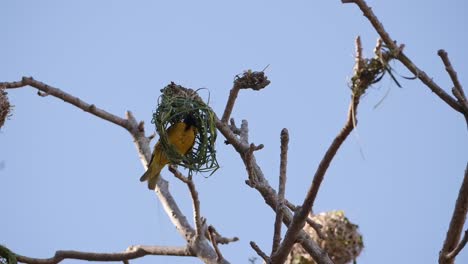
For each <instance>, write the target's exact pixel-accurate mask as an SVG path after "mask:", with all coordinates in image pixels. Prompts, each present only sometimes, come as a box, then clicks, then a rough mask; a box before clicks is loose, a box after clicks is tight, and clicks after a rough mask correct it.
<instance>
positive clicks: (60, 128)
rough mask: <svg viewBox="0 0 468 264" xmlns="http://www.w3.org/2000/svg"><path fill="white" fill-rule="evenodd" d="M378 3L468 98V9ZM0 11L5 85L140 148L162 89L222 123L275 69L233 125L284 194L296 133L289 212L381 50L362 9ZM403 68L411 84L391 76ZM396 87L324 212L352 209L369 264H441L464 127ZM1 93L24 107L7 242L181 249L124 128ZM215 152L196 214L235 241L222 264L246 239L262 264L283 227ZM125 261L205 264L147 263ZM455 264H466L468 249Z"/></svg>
mask: <svg viewBox="0 0 468 264" xmlns="http://www.w3.org/2000/svg"><path fill="white" fill-rule="evenodd" d="M369 4H370V5H371V6H372V7H373V10H374V11H375V12H376V14H377V15H378V16H379V17H380V19H381V21H382V22H383V24H384V26H385V27H386V29H387V30H388V31H389V33H390V34H391V36H392V37H393V38H394V39H396V40H397V41H399V43H405V44H406V49H405V51H406V54H407V55H408V56H409V57H410V58H412V59H413V60H414V62H415V63H416V64H417V65H418V66H419V67H421V68H422V69H423V70H424V71H426V73H428V74H429V76H431V77H433V78H434V80H436V81H437V82H438V83H439V84H440V85H441V86H442V87H444V88H445V89H446V90H449V89H450V88H451V87H452V83H451V81H450V79H449V77H448V75H447V74H446V72H445V70H444V67H443V64H442V62H441V60H440V58H439V57H438V56H437V54H436V53H437V50H438V49H440V48H444V49H446V50H447V52H448V53H449V56H450V58H451V59H452V63H453V65H454V67H455V68H456V70H457V71H458V74H459V78H460V81H461V82H462V84H464V85H465V87H468V83H467V80H468V78H467V76H468V59H467V58H468V49H467V48H466V43H467V42H468V35H467V30H466V26H467V25H468V17H467V16H466V12H467V11H468V4H467V3H466V1H461V0H460V1H422V0H417V1H403V0H399V1H369ZM0 10H1V11H2V12H1V13H2V15H1V16H0V35H1V39H2V41H1V44H0V47H1V48H0V58H1V63H0V81H17V80H20V79H21V77H22V76H32V77H34V78H36V79H37V80H40V81H43V82H45V83H47V84H49V85H52V86H55V87H58V88H60V89H63V90H64V91H66V92H68V93H71V94H73V95H75V96H78V97H80V98H81V99H83V100H84V101H86V102H89V103H94V104H96V105H97V106H98V107H101V108H103V109H105V110H107V111H109V112H111V113H114V114H117V115H119V116H122V117H123V116H124V114H125V111H127V110H131V111H132V112H133V113H134V114H135V116H136V117H137V119H138V120H144V121H145V122H146V126H145V127H146V130H147V132H148V133H151V132H153V131H154V126H153V125H152V124H151V123H150V121H151V115H152V111H153V110H154V109H155V107H156V101H157V98H158V96H159V95H160V89H161V88H163V87H164V86H165V85H167V84H168V83H169V82H171V81H174V82H176V83H178V84H181V85H184V86H186V87H191V88H201V87H204V88H208V89H209V91H210V98H211V100H210V104H211V106H212V107H213V109H214V110H215V111H216V112H217V113H218V115H221V114H222V111H223V109H224V106H225V103H226V100H227V96H228V93H229V89H230V88H231V86H232V81H233V78H234V76H235V75H236V74H239V73H242V72H243V71H244V70H247V69H253V70H262V69H263V68H264V67H265V66H267V65H270V66H269V67H268V69H267V75H268V76H269V78H270V80H271V85H270V86H269V87H267V89H264V90H262V91H260V92H254V91H250V90H248V91H241V93H240V96H239V98H238V101H237V104H236V106H235V109H234V112H233V117H234V118H236V120H237V121H238V122H240V120H241V119H247V120H248V121H249V125H250V139H251V140H252V142H254V143H256V144H260V143H262V144H264V145H265V148H264V149H263V150H261V151H259V152H257V160H258V163H259V165H260V166H262V168H263V170H264V172H265V174H266V177H267V178H268V180H269V181H270V183H271V184H272V185H273V186H274V187H275V188H276V186H277V182H278V181H277V178H278V174H279V136H280V131H281V129H282V128H283V127H286V128H288V129H289V132H290V137H291V140H290V146H289V151H290V152H289V164H288V184H287V189H286V196H287V198H288V199H289V200H290V201H292V202H294V203H297V204H298V203H300V202H302V199H303V197H304V195H305V193H306V191H307V188H308V187H309V185H310V182H311V180H312V176H313V174H314V172H315V169H316V167H317V165H318V162H319V161H320V160H321V158H322V156H323V154H324V152H325V150H326V148H327V147H328V146H329V144H330V143H331V141H332V139H333V138H334V137H335V135H336V134H337V133H338V132H339V130H340V129H341V127H342V125H343V123H344V121H345V118H346V114H347V109H348V102H349V98H350V90H349V88H348V81H349V78H350V76H351V74H352V67H353V63H354V58H353V54H354V39H355V37H356V36H357V35H361V37H362V42H363V46H364V50H365V54H366V55H367V56H372V49H373V48H374V45H375V42H376V39H377V34H376V33H375V32H374V30H373V29H372V28H371V26H370V24H369V22H368V21H367V20H366V19H365V18H364V17H363V16H362V14H361V12H360V11H359V10H358V8H357V7H356V6H355V5H342V4H341V2H340V1H339V0H334V1H288V2H285V1H243V0H238V1H20V0H18V1H7V0H3V1H1V2H0ZM393 67H394V68H395V69H396V71H397V72H398V73H399V74H402V75H406V76H408V75H410V74H409V73H408V72H407V71H406V70H405V69H404V67H402V66H401V65H400V64H399V63H395V64H394V65H393ZM399 80H400V82H401V84H402V85H403V88H402V89H400V88H398V87H397V86H396V85H395V83H393V82H392V81H391V80H390V79H389V78H388V77H386V78H384V79H383V80H382V81H381V82H380V83H378V84H376V85H374V86H373V88H371V89H370V90H368V92H367V94H366V96H365V97H364V98H363V100H362V103H361V105H360V108H359V113H358V119H359V125H358V129H357V131H355V132H353V134H352V135H351V136H350V137H349V138H348V140H347V141H346V142H345V143H344V144H343V146H342V148H341V149H340V151H339V152H338V154H337V156H336V158H335V160H334V161H333V163H332V166H331V168H330V169H329V171H328V173H327V175H326V178H325V180H324V182H323V185H322V188H321V190H320V192H319V195H318V198H317V200H316V205H315V207H314V211H315V212H322V211H329V210H335V209H340V210H344V211H345V213H346V215H347V216H348V217H349V219H350V220H351V221H353V222H355V223H357V224H358V225H359V227H360V231H361V232H362V234H363V237H364V243H365V249H364V251H363V253H362V254H361V256H360V257H359V259H358V263H361V264H369V263H380V264H386V263H395V262H397V263H436V262H437V258H438V252H439V250H440V249H441V246H442V243H443V240H444V238H445V233H446V231H447V227H448V224H449V220H450V217H451V214H452V210H453V207H454V203H455V199H456V197H457V194H458V190H459V186H460V184H461V181H462V176H463V171H464V169H465V166H466V162H467V158H468V148H467V144H468V140H467V136H466V133H467V127H466V123H465V121H464V119H463V118H462V116H461V115H460V114H458V113H456V112H455V111H453V110H452V109H451V108H449V107H448V106H447V105H446V104H445V103H443V102H442V101H441V100H440V99H438V98H437V97H436V96H435V95H434V94H433V93H431V92H430V91H429V90H428V88H426V87H425V86H424V85H422V83H421V82H420V81H418V80H413V81H409V80H404V79H402V78H401V77H399ZM388 90H390V91H389V94H388V96H387V97H386V98H385V100H384V101H383V103H382V104H380V106H379V107H377V108H376V109H374V106H375V105H376V104H377V103H378V102H379V101H380V100H381V99H382V98H383V97H384V96H385V94H386V93H387V91H388ZM8 96H9V98H10V101H11V103H12V104H14V105H15V107H14V110H13V116H12V117H11V118H10V120H8V121H7V123H6V125H5V126H4V127H3V128H2V130H1V132H0V146H1V151H0V160H1V162H2V164H3V169H1V170H0V186H1V191H0V201H1V202H0V212H2V213H1V214H2V217H0V226H2V228H1V229H2V230H1V232H0V243H1V244H4V245H6V246H8V247H9V248H11V249H12V250H13V251H15V252H17V253H19V254H23V255H27V256H31V257H51V256H52V255H53V253H54V252H55V251H56V250H59V249H74V250H82V251H98V252H117V251H122V250H125V249H126V248H127V247H128V246H130V245H134V244H147V245H174V246H180V245H183V244H184V240H183V239H182V238H181V237H180V236H179V234H178V233H177V232H176V230H175V228H174V227H173V226H172V225H171V223H170V222H169V221H168V219H167V217H166V215H165V213H164V211H163V209H162V207H161V205H160V203H159V201H158V200H157V199H156V196H155V194H154V193H153V192H150V191H148V190H147V188H146V184H142V183H140V182H139V180H138V179H139V177H140V176H141V174H142V173H143V172H144V169H143V167H142V165H141V162H140V160H139V158H138V154H137V152H136V149H135V146H134V144H133V142H132V138H131V137H130V135H129V134H128V133H127V132H126V131H125V130H123V129H122V128H120V127H117V126H115V125H113V124H110V123H108V122H106V121H103V120H101V119H99V118H97V117H94V116H92V115H90V114H88V113H85V112H83V111H82V110H79V109H77V108H75V107H73V106H71V105H68V104H66V103H64V102H62V101H61V100H59V99H56V98H54V97H51V96H50V97H45V98H42V97H38V96H37V95H36V91H35V90H34V89H32V88H23V89H16V90H10V91H9V94H8ZM203 96H205V98H206V97H207V93H205V94H204V95H203ZM356 132H357V133H356ZM223 140H224V138H223V137H222V136H220V137H219V142H218V161H219V163H220V165H221V169H220V170H218V171H217V172H216V173H215V174H214V175H213V176H211V177H208V178H205V177H203V176H201V175H200V176H197V177H196V184H197V188H198V190H199V193H200V199H201V210H202V214H203V216H205V217H206V218H207V219H208V222H209V223H210V224H212V225H214V226H215V227H216V228H217V229H218V231H219V232H220V233H222V234H223V235H225V236H238V237H239V238H240V241H239V242H237V243H232V244H229V245H227V246H221V250H222V252H223V254H224V256H225V257H226V259H228V260H229V261H231V263H248V259H249V257H252V256H255V255H256V254H255V252H254V251H253V250H252V249H251V248H250V246H249V241H255V242H257V243H258V244H259V245H260V247H261V248H262V249H264V250H266V251H270V249H271V241H272V233H273V221H274V214H273V211H272V210H271V209H270V208H269V207H267V206H266V205H265V203H264V201H263V198H261V196H260V195H259V194H258V193H257V192H256V191H255V190H253V189H251V188H249V187H248V186H247V185H246V184H245V183H244V181H245V179H246V172H245V169H244V165H243V164H242V162H241V160H240V158H239V156H238V154H237V153H236V152H234V151H233V149H232V147H230V146H225V145H224V144H223V143H222V142H223ZM361 151H362V152H363V154H364V158H363V157H362V155H361V154H360V153H361ZM163 176H164V177H165V178H166V179H168V180H169V181H170V184H171V185H170V189H171V191H172V193H173V195H174V196H175V198H176V199H177V202H178V203H179V205H180V207H181V209H182V210H183V211H184V212H185V213H186V215H187V216H188V217H189V218H190V219H191V213H192V209H191V200H190V197H189V194H188V191H187V188H186V186H185V185H184V184H182V183H180V182H179V181H178V180H176V179H175V178H174V177H171V175H170V173H169V172H168V171H167V169H165V170H163ZM65 263H75V261H65ZM132 263H199V260H198V259H196V258H176V257H157V256H156V257H153V256H149V257H145V258H142V259H138V260H133V261H132ZM458 263H468V250H467V249H465V250H464V251H463V252H462V253H461V254H460V255H459V257H458Z"/></svg>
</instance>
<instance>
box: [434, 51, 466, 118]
mask: <svg viewBox="0 0 468 264" xmlns="http://www.w3.org/2000/svg"><path fill="white" fill-rule="evenodd" d="M437 54H439V56H440V58H441V59H442V62H443V63H444V65H445V70H446V71H447V73H448V74H449V76H450V79H452V82H453V85H454V87H453V90H452V93H453V95H454V96H455V97H456V98H457V99H458V102H459V103H460V105H461V106H462V107H463V108H464V110H465V114H468V101H467V99H466V96H465V92H464V91H463V87H462V85H461V83H460V81H459V80H458V76H457V72H456V71H455V69H454V68H453V66H452V63H450V59H449V57H448V54H447V52H446V51H445V50H443V49H441V50H439V51H438V52H437Z"/></svg>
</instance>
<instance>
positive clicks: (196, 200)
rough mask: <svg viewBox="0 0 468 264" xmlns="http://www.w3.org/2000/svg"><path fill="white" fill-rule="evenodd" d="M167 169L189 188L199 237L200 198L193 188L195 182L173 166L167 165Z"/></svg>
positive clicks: (200, 224)
mask: <svg viewBox="0 0 468 264" xmlns="http://www.w3.org/2000/svg"><path fill="white" fill-rule="evenodd" d="M169 171H170V172H172V174H174V176H175V177H176V178H178V179H179V180H181V181H182V182H184V183H185V184H187V187H188V188H189V191H190V195H191V196H192V204H193V218H194V222H195V232H196V236H197V237H199V236H200V235H201V234H202V233H203V232H202V220H201V213H200V199H199V198H198V192H197V189H196V188H195V183H194V182H193V180H192V178H191V177H185V176H184V175H182V173H181V172H180V171H178V170H177V169H176V168H175V167H174V166H172V165H171V166H169Z"/></svg>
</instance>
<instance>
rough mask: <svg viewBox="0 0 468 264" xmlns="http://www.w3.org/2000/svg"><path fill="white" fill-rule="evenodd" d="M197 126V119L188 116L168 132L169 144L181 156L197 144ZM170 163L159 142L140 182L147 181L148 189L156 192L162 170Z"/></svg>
mask: <svg viewBox="0 0 468 264" xmlns="http://www.w3.org/2000/svg"><path fill="white" fill-rule="evenodd" d="M195 124H196V121H195V118H194V117H193V116H192V115H187V116H186V117H185V119H184V121H183V122H179V123H175V124H173V125H172V126H170V127H169V128H168V129H167V130H166V134H167V139H168V142H169V144H172V146H174V148H175V149H176V150H177V152H178V153H179V154H181V155H186V154H187V153H188V152H189V151H190V150H191V149H192V147H193V144H195V135H196V134H197V128H196V127H195ZM169 162H170V161H169V159H168V158H167V156H166V153H164V151H163V149H162V146H161V141H158V143H156V145H155V146H154V150H153V156H152V157H151V160H150V162H149V165H148V170H147V171H146V172H145V173H144V174H143V176H141V178H140V181H142V182H143V181H146V180H147V181H148V189H150V190H154V188H155V187H156V183H157V182H158V179H159V174H160V173H161V170H162V169H163V168H164V166H166V165H167V164H169Z"/></svg>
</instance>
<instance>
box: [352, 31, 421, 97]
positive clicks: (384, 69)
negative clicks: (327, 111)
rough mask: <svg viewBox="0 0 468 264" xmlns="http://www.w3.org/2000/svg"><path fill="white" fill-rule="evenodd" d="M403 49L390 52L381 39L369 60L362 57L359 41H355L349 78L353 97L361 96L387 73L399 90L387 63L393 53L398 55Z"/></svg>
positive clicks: (398, 84) (392, 56)
mask: <svg viewBox="0 0 468 264" xmlns="http://www.w3.org/2000/svg"><path fill="white" fill-rule="evenodd" d="M401 49H403V46H401V47H400V50H397V51H392V50H389V49H388V48H387V47H385V46H384V45H383V43H382V40H381V39H378V40H377V45H376V47H375V49H374V54H375V56H374V57H373V58H371V59H367V58H363V57H362V48H361V40H360V38H357V40H356V53H357V54H356V64H355V66H354V74H353V77H352V78H351V84H350V86H351V90H352V91H353V95H354V96H356V97H360V96H361V95H363V94H364V93H365V92H366V90H367V88H369V87H370V86H371V85H372V84H375V83H377V82H379V81H380V80H382V78H383V77H384V75H385V73H388V74H389V75H390V77H391V78H392V80H393V81H394V82H395V84H396V85H397V86H398V87H400V88H401V85H400V83H399V82H398V80H397V79H396V78H395V76H394V75H393V69H392V67H391V66H390V64H389V62H390V61H391V60H392V59H394V58H395V53H398V52H400V51H401ZM403 78H405V79H414V78H412V77H409V78H408V77H403Z"/></svg>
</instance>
